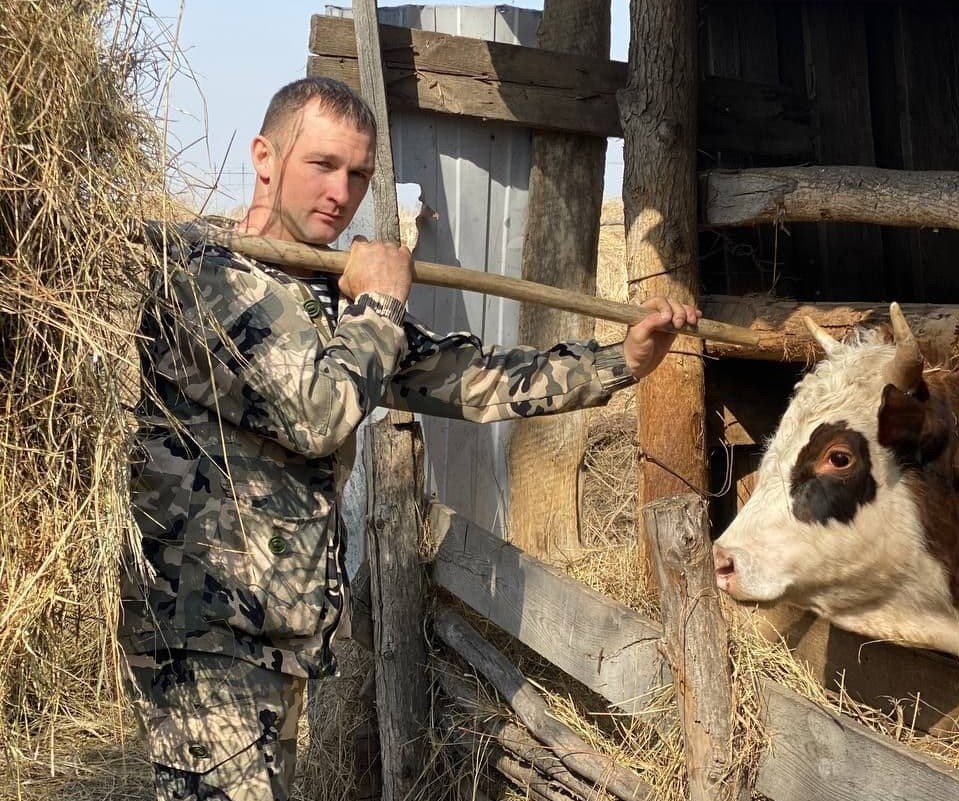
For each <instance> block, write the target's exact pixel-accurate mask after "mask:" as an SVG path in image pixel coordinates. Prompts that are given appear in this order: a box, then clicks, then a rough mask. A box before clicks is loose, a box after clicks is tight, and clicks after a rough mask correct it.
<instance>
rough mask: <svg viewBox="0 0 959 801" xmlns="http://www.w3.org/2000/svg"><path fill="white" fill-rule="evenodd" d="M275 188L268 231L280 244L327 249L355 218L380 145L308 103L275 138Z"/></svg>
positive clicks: (370, 135)
mask: <svg viewBox="0 0 959 801" xmlns="http://www.w3.org/2000/svg"><path fill="white" fill-rule="evenodd" d="M277 139H278V141H277V142H276V147H277V153H276V155H275V157H274V158H273V169H272V170H271V172H272V176H271V183H272V195H273V215H272V221H271V223H270V225H269V226H268V231H264V233H265V234H267V235H268V236H272V237H276V238H279V239H287V240H293V241H297V242H305V243H309V244H311V245H326V244H329V243H330V242H332V241H333V240H334V239H336V238H337V237H338V236H339V235H340V234H341V233H342V232H343V229H344V228H346V226H347V225H348V224H349V222H350V220H352V219H353V215H354V214H356V209H357V208H358V207H359V205H360V202H361V201H362V200H363V197H364V196H365V195H366V190H367V188H368V187H369V185H370V178H371V177H372V175H373V163H374V156H375V152H376V142H375V139H374V137H373V135H372V134H371V133H369V132H367V131H359V130H357V129H356V128H355V127H354V126H353V124H352V123H351V122H349V121H347V120H344V119H340V118H338V117H334V116H331V115H330V114H329V113H328V112H327V111H326V110H325V109H324V108H323V107H322V106H321V105H320V104H319V102H318V101H312V102H310V103H307V104H306V106H305V107H304V108H303V111H302V113H300V114H298V115H297V116H296V117H295V118H294V120H293V121H292V123H291V124H290V126H289V128H288V129H287V130H286V131H285V132H284V133H283V135H282V136H280V137H277Z"/></svg>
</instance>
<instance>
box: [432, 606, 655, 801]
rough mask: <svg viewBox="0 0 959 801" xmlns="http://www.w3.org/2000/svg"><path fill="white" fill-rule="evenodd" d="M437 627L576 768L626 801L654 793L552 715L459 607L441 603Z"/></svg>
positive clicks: (637, 800)
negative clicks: (465, 617)
mask: <svg viewBox="0 0 959 801" xmlns="http://www.w3.org/2000/svg"><path fill="white" fill-rule="evenodd" d="M433 627H434V630H435V631H436V634H437V635H438V636H439V637H440V639H442V640H443V642H445V643H446V644H447V645H448V646H449V647H450V648H452V649H453V650H454V651H456V653H458V654H459V655H460V656H461V657H463V659H465V660H466V661H467V662H469V663H470V664H471V665H472V666H473V667H474V668H476V669H477V670H479V671H480V672H481V673H482V674H483V675H484V676H485V677H486V678H487V679H488V680H489V681H490V683H491V684H492V685H493V686H494V687H495V688H496V690H497V692H499V693H500V695H502V696H503V698H504V700H505V701H506V702H507V703H508V704H509V705H510V706H511V707H512V708H513V710H514V711H515V712H516V714H517V715H518V716H519V719H520V720H521V721H522V722H523V724H524V725H525V726H526V727H527V728H528V729H529V730H530V732H531V733H532V734H533V736H534V737H536V739H537V740H539V741H540V742H541V743H544V744H545V745H548V746H549V747H550V748H551V749H552V750H553V752H554V753H555V754H556V756H557V757H559V759H560V761H561V762H562V763H563V765H565V766H566V767H567V768H568V769H569V770H570V771H572V772H573V773H575V774H577V775H578V776H581V777H583V778H584V779H587V780H589V781H590V782H592V783H593V784H596V785H598V786H599V787H602V788H604V789H605V790H606V791H607V792H609V793H612V794H613V795H615V796H617V797H618V798H620V799H623V801H641V799H646V798H651V797H652V792H653V790H652V788H651V787H650V786H649V785H648V784H647V783H646V782H645V781H643V780H642V779H641V778H640V777H639V776H637V775H636V774H635V773H633V772H632V771H631V770H629V769H627V768H625V767H623V766H622V765H620V764H618V763H617V762H616V761H615V760H613V759H611V758H610V757H607V756H604V755H602V754H599V753H597V752H596V751H594V750H593V749H592V748H590V747H589V745H588V744H587V743H586V742H585V741H584V740H583V739H582V738H581V737H580V736H579V735H578V734H576V733H575V732H574V731H572V730H571V729H570V728H569V727H568V726H566V725H565V724H563V723H561V722H560V721H559V720H557V719H556V718H555V717H554V716H552V715H550V714H549V708H548V707H547V705H546V702H545V701H544V700H543V698H542V697H541V696H540V694H539V693H538V692H537V691H536V688H535V687H533V685H532V684H530V683H529V681H527V680H526V677H525V676H523V674H522V673H520V671H519V670H518V669H517V668H516V667H515V666H514V665H512V664H511V663H510V662H509V660H508V659H506V657H505V656H503V655H502V654H501V653H500V652H499V651H497V650H496V648H494V647H493V646H492V645H490V644H489V643H488V642H486V640H484V639H483V638H482V637H481V636H480V635H479V633H478V632H477V631H476V630H475V629H474V628H473V627H472V626H470V625H469V624H468V623H467V622H466V621H465V620H463V618H461V617H460V616H459V615H458V614H456V612H454V611H453V610H451V609H449V608H447V607H440V608H439V609H438V610H437V612H436V617H435V620H434V625H433Z"/></svg>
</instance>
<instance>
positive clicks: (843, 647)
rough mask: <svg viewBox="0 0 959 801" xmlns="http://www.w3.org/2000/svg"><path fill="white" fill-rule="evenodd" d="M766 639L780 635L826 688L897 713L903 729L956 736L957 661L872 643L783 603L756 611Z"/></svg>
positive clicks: (958, 713)
mask: <svg viewBox="0 0 959 801" xmlns="http://www.w3.org/2000/svg"><path fill="white" fill-rule="evenodd" d="M756 614H759V615H761V616H762V617H763V618H764V619H765V620H766V621H768V624H769V626H770V636H772V637H775V638H778V637H779V636H782V638H783V639H784V640H785V642H786V644H787V645H788V646H789V647H790V649H792V650H793V652H794V654H795V656H796V658H797V659H799V660H801V661H803V662H805V663H806V665H807V666H808V667H809V670H810V672H811V674H812V676H813V677H814V678H815V679H816V680H817V681H819V682H820V683H821V684H822V685H823V686H824V687H825V688H826V689H828V690H830V691H832V692H836V693H838V692H839V691H840V689H841V690H842V692H843V693H844V694H845V695H846V696H847V697H849V698H851V699H852V700H854V701H858V702H861V703H864V704H868V705H869V706H871V707H873V708H875V709H881V710H885V711H887V712H893V710H894V708H895V707H898V708H899V709H900V710H901V714H902V718H903V721H904V723H905V724H907V725H915V727H916V728H917V729H919V730H921V731H932V732H936V733H939V734H955V733H956V732H959V660H957V659H955V658H953V657H950V656H946V655H943V654H938V653H935V652H932V651H925V650H922V649H918V648H902V647H899V646H895V645H890V644H888V643H883V642H876V641H874V640H870V639H868V638H866V637H863V636H860V635H858V634H853V633H852V632H848V631H844V630H843V629H840V628H837V627H836V626H832V625H830V624H829V622H828V621H826V620H823V619H822V618H820V617H817V616H816V615H815V614H813V613H812V612H806V611H803V610H801V609H797V608H795V607H791V606H788V605H786V604H777V605H776V606H773V607H770V608H766V609H762V610H760V611H758V612H757V613H756Z"/></svg>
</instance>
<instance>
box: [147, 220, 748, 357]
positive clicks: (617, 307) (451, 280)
mask: <svg viewBox="0 0 959 801" xmlns="http://www.w3.org/2000/svg"><path fill="white" fill-rule="evenodd" d="M171 229H172V230H171ZM139 236H140V237H141V238H142V237H144V236H145V237H146V238H147V239H149V240H150V241H152V242H153V243H154V244H155V245H156V247H157V248H158V249H159V248H169V247H170V245H171V244H174V245H175V244H176V243H175V242H174V241H173V237H175V238H178V239H180V240H182V241H185V242H200V241H203V240H207V241H210V242H215V243H216V244H219V245H223V246H224V247H228V248H230V249H231V250H232V251H233V252H234V253H240V254H242V255H244V256H249V257H251V258H253V259H257V260H259V261H266V262H271V263H273V264H283V265H286V266H288V267H304V268H307V269H312V270H319V271H321V272H327V273H334V274H340V273H342V272H343V270H344V269H346V261H347V258H348V254H346V253H341V252H339V251H336V250H324V249H322V248H317V247H312V246H310V245H304V244H302V243H300V242H284V241H281V240H279V239H269V238H267V237H262V236H252V235H250V234H238V233H234V232H233V231H231V230H229V229H225V228H220V227H217V226H213V225H209V224H206V223H204V222H203V221H202V220H194V221H191V222H189V223H183V224H178V225H175V226H163V225H161V224H160V223H156V222H148V223H147V225H146V227H145V231H144V232H142V233H141V234H139ZM413 280H414V281H416V282H417V283H419V284H428V285H430V286H440V287H449V288H451V289H463V290H466V291H468V292H482V293H484V294H487V295H496V296H497V297H501V298H510V299H511V300H518V301H520V302H523V303H540V304H543V305H546V306H551V307H553V308H556V309H562V310H565V311H570V312H574V313H576V314H583V315H587V316H590V317H596V318H598V319H602V320H610V321H612V322H616V323H625V324H626V325H630V324H632V323H636V322H639V321H640V320H642V319H643V318H644V317H646V315H647V314H648V312H647V311H646V310H645V309H641V308H639V307H638V306H635V305H631V304H628V303H617V302H616V301H612V300H606V299H605V298H596V297H591V296H588V295H583V294H582V293H580V292H572V291H570V290H568V289H558V288H557V287H553V286H546V285H545V284H537V283H534V282H533V281H524V280H522V279H520V278H510V277H509V276H505V275H495V274H493V273H485V272H483V271H482V270H474V269H468V268H464V267H450V266H449V265H446V264H435V263H432V262H428V261H419V260H417V261H414V262H413ZM681 330H682V332H683V333H685V334H689V335H690V336H694V337H702V338H703V339H711V340H715V341H717V342H729V343H732V344H740V345H755V344H756V343H757V342H758V338H757V336H756V335H755V334H754V333H753V332H751V331H748V330H746V329H742V328H739V329H737V328H734V327H732V326H728V325H725V324H724V323H720V322H716V321H714V320H708V319H703V320H700V321H699V323H698V324H697V325H696V326H695V327H689V326H687V327H685V328H683V329H681Z"/></svg>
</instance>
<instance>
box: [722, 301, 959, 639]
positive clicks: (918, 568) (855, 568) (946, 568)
mask: <svg viewBox="0 0 959 801" xmlns="http://www.w3.org/2000/svg"><path fill="white" fill-rule="evenodd" d="M890 320H891V323H892V330H893V339H894V341H893V342H892V343H887V342H884V341H883V338H882V336H881V334H880V333H879V332H878V331H857V332H856V333H855V334H854V336H853V338H852V339H851V341H847V342H838V341H837V340H836V339H834V338H833V337H832V336H831V335H830V334H829V333H828V332H826V331H825V330H823V329H822V328H821V327H819V326H818V325H816V324H815V323H813V322H812V321H811V320H808V319H807V320H806V321H805V322H806V326H807V328H809V330H810V333H811V334H812V335H813V337H814V338H815V340H816V341H817V342H818V343H819V345H820V346H821V347H822V349H823V351H824V352H825V358H824V359H823V360H821V361H820V362H819V363H818V364H817V365H816V366H815V368H814V369H813V370H812V371H810V372H809V373H808V374H807V375H806V376H805V377H804V378H803V379H802V380H801V381H799V383H798V384H797V385H796V388H795V392H794V394H793V397H792V399H791V401H790V403H789V406H788V408H787V409H786V411H785V413H784V414H783V417H782V419H781V421H780V423H779V427H778V429H777V430H776V433H775V434H774V435H773V437H772V439H771V440H770V441H769V443H768V445H767V446H766V449H765V452H764V454H763V457H762V461H761V463H760V467H759V471H758V478H757V482H756V486H755V489H754V490H753V493H752V495H751V496H750V498H749V500H748V501H747V502H746V503H745V505H744V506H743V508H742V510H741V511H740V512H739V514H738V515H737V516H736V517H735V518H734V519H733V521H732V522H731V523H730V525H729V526H728V528H727V529H726V530H725V531H724V532H723V534H722V536H720V537H719V538H718V539H717V540H716V541H715V543H714V545H713V559H714V565H715V571H716V583H717V584H718V586H719V587H720V588H721V589H722V590H725V591H726V592H727V593H728V594H729V595H730V596H732V597H733V598H735V599H737V600H739V601H744V602H772V601H785V602H789V603H792V604H794V605H797V606H800V607H803V608H806V609H811V610H813V611H814V612H816V613H818V614H819V615H820V616H822V617H824V618H827V619H829V620H830V621H832V622H833V623H835V624H836V625H838V626H840V627H842V628H845V629H848V630H851V631H854V632H858V633H859V634H862V635H865V636H867V637H870V638H872V639H881V640H888V641H892V642H895V643H898V644H904V645H910V646H915V647H924V648H930V649H934V650H939V651H944V652H946V653H950V654H953V655H956V656H959V431H957V429H959V425H957V416H956V415H957V412H959V374H957V373H955V372H952V371H949V370H945V369H925V365H924V361H923V358H922V355H921V353H920V350H919V346H918V343H917V341H916V338H915V336H914V334H913V332H912V331H911V329H910V328H909V325H908V323H907V322H906V319H905V317H904V315H903V313H902V310H901V309H900V308H899V305H898V304H896V303H893V304H892V305H891V306H890Z"/></svg>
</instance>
